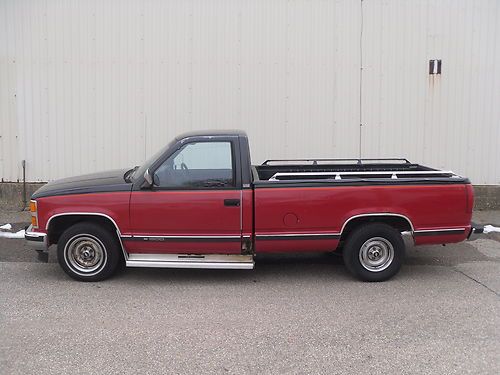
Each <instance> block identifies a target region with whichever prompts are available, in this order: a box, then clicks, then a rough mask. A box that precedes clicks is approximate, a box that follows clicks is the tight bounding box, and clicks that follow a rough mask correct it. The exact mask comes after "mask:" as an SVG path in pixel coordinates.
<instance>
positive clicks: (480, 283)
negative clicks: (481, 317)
mask: <svg viewBox="0 0 500 375" xmlns="http://www.w3.org/2000/svg"><path fill="white" fill-rule="evenodd" d="M452 269H453V271H455V272H458V273H461V274H462V275H464V276H465V277H467V278H468V279H470V280H472V281H474V282H476V283H477V284H479V285H481V286H483V287H485V288H486V289H488V290H489V291H490V292H492V293H494V294H495V295H496V296H497V297H500V293H498V292H496V291H495V290H493V289H491V288H490V287H489V286H487V285H486V284H484V283H482V282H481V281H479V280H476V279H475V278H473V277H472V276H469V275H467V274H466V273H465V272H463V271H460V270H459V269H456V268H455V267H452Z"/></svg>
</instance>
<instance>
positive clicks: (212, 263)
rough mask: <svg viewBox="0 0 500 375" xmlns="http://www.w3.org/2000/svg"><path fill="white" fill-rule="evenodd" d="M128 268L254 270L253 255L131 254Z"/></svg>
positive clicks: (127, 263)
mask: <svg viewBox="0 0 500 375" xmlns="http://www.w3.org/2000/svg"><path fill="white" fill-rule="evenodd" d="M126 266H127V267H149V268H207V269H247V270H251V269H253V268H254V261H253V256H252V255H222V254H206V255H203V254H129V257H128V259H127V260H126Z"/></svg>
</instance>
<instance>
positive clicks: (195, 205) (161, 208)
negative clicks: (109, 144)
mask: <svg viewBox="0 0 500 375" xmlns="http://www.w3.org/2000/svg"><path fill="white" fill-rule="evenodd" d="M240 198H241V191H239V190H187V191H139V192H132V194H131V198H130V222H131V230H130V231H129V233H127V234H131V235H138V236H143V235H170V236H172V235H174V236H190V235H195V236H224V235H225V236H241V204H240V206H239V207H236V206H225V205H224V200H225V199H240ZM137 246H140V250H141V251H140V252H149V251H151V252H157V251H158V249H159V248H160V246H161V248H162V249H163V252H165V253H177V252H179V251H181V250H182V251H188V252H197V253H206V252H207V249H209V252H212V253H220V254H239V253H240V252H241V241H238V242H227V241H221V242H216V243H214V242H207V243H203V242H195V243H191V247H190V246H188V244H186V243H179V242H176V241H165V242H163V243H161V245H160V244H158V243H154V242H140V245H138V244H137V243H135V244H132V243H131V242H129V241H127V242H126V247H127V249H129V248H130V249H136V248H137Z"/></svg>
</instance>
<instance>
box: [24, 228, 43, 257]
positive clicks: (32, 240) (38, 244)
mask: <svg viewBox="0 0 500 375" xmlns="http://www.w3.org/2000/svg"><path fill="white" fill-rule="evenodd" d="M24 239H25V240H26V242H27V243H28V245H29V246H31V247H33V248H34V249H35V250H42V251H44V250H47V234H46V233H40V232H33V226H32V225H30V226H29V227H28V228H26V231H25V233H24Z"/></svg>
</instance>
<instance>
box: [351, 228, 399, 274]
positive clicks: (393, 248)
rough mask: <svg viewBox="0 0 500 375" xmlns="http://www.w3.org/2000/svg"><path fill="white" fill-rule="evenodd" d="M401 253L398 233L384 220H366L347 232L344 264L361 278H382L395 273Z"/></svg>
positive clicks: (397, 269)
mask: <svg viewBox="0 0 500 375" xmlns="http://www.w3.org/2000/svg"><path fill="white" fill-rule="evenodd" d="M404 257H405V244H404V241H403V238H402V237H401V233H400V232H399V231H398V230H396V229H394V228H393V227H391V226H389V225H387V224H381V223H374V224H366V225H363V226H361V227H359V228H356V229H355V230H353V231H352V233H350V234H349V236H348V237H347V240H346V244H345V247H344V264H345V265H346V267H347V269H348V270H349V271H350V272H351V273H352V274H353V275H354V276H356V277H357V278H358V279H360V280H362V281H385V280H388V279H390V278H391V277H393V276H394V275H396V274H397V273H398V271H399V269H400V268H401V265H402V263H403V260H404Z"/></svg>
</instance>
